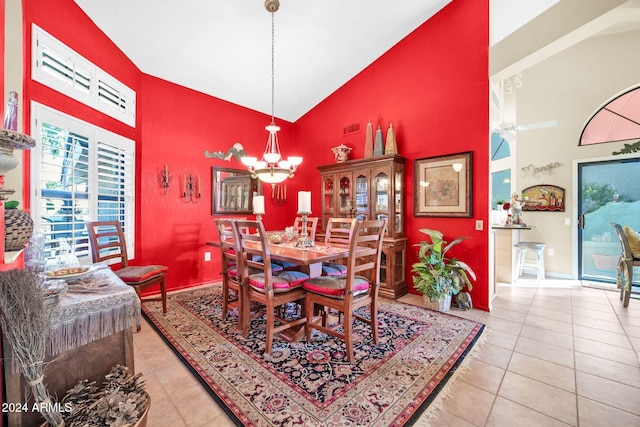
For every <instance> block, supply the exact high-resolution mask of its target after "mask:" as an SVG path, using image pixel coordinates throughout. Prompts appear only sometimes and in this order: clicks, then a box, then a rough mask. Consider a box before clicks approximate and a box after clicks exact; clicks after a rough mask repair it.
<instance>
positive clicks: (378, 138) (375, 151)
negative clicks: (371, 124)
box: [373, 125, 384, 157]
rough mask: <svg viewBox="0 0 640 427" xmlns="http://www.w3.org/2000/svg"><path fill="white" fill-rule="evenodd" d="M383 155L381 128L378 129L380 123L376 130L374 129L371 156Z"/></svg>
mask: <svg viewBox="0 0 640 427" xmlns="http://www.w3.org/2000/svg"><path fill="white" fill-rule="evenodd" d="M382 155H384V142H383V141H382V129H380V125H378V130H377V131H376V143H375V145H374V147H373V156H374V157H378V156H382Z"/></svg>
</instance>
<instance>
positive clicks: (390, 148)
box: [384, 123, 398, 154]
mask: <svg viewBox="0 0 640 427" xmlns="http://www.w3.org/2000/svg"><path fill="white" fill-rule="evenodd" d="M384 154H398V144H397V143H396V134H395V132H394V131H393V124H392V123H389V130H388V131H387V142H386V145H385V147H384Z"/></svg>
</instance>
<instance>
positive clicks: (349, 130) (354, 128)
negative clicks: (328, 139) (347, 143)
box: [342, 122, 362, 136]
mask: <svg viewBox="0 0 640 427" xmlns="http://www.w3.org/2000/svg"><path fill="white" fill-rule="evenodd" d="M361 128H362V122H354V123H351V124H348V125H344V126H343V127H342V136H347V135H351V134H354V133H358V132H360V130H361Z"/></svg>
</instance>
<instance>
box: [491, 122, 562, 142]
mask: <svg viewBox="0 0 640 427" xmlns="http://www.w3.org/2000/svg"><path fill="white" fill-rule="evenodd" d="M557 125H558V121H557V120H549V121H546V122H538V123H530V124H528V125H522V126H516V124H515V123H509V122H498V123H495V124H494V126H493V128H492V129H491V134H492V135H500V136H502V137H504V138H507V139H508V137H513V136H515V133H516V132H519V131H523V130H533V129H543V128H550V127H554V126H557Z"/></svg>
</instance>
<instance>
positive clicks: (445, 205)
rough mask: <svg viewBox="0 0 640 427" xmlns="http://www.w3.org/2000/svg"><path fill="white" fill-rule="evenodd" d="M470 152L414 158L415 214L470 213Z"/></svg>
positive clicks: (436, 215) (433, 215)
mask: <svg viewBox="0 0 640 427" xmlns="http://www.w3.org/2000/svg"><path fill="white" fill-rule="evenodd" d="M472 160H473V153H472V152H471V151H467V152H464V153H457V154H448V155H444V156H436V157H426V158H424V159H417V160H416V161H415V164H414V173H413V175H414V177H415V184H414V192H413V194H414V215H415V216H417V217H460V218H468V217H471V211H472V209H471V188H472V187H471V177H472V174H471V171H472Z"/></svg>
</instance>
